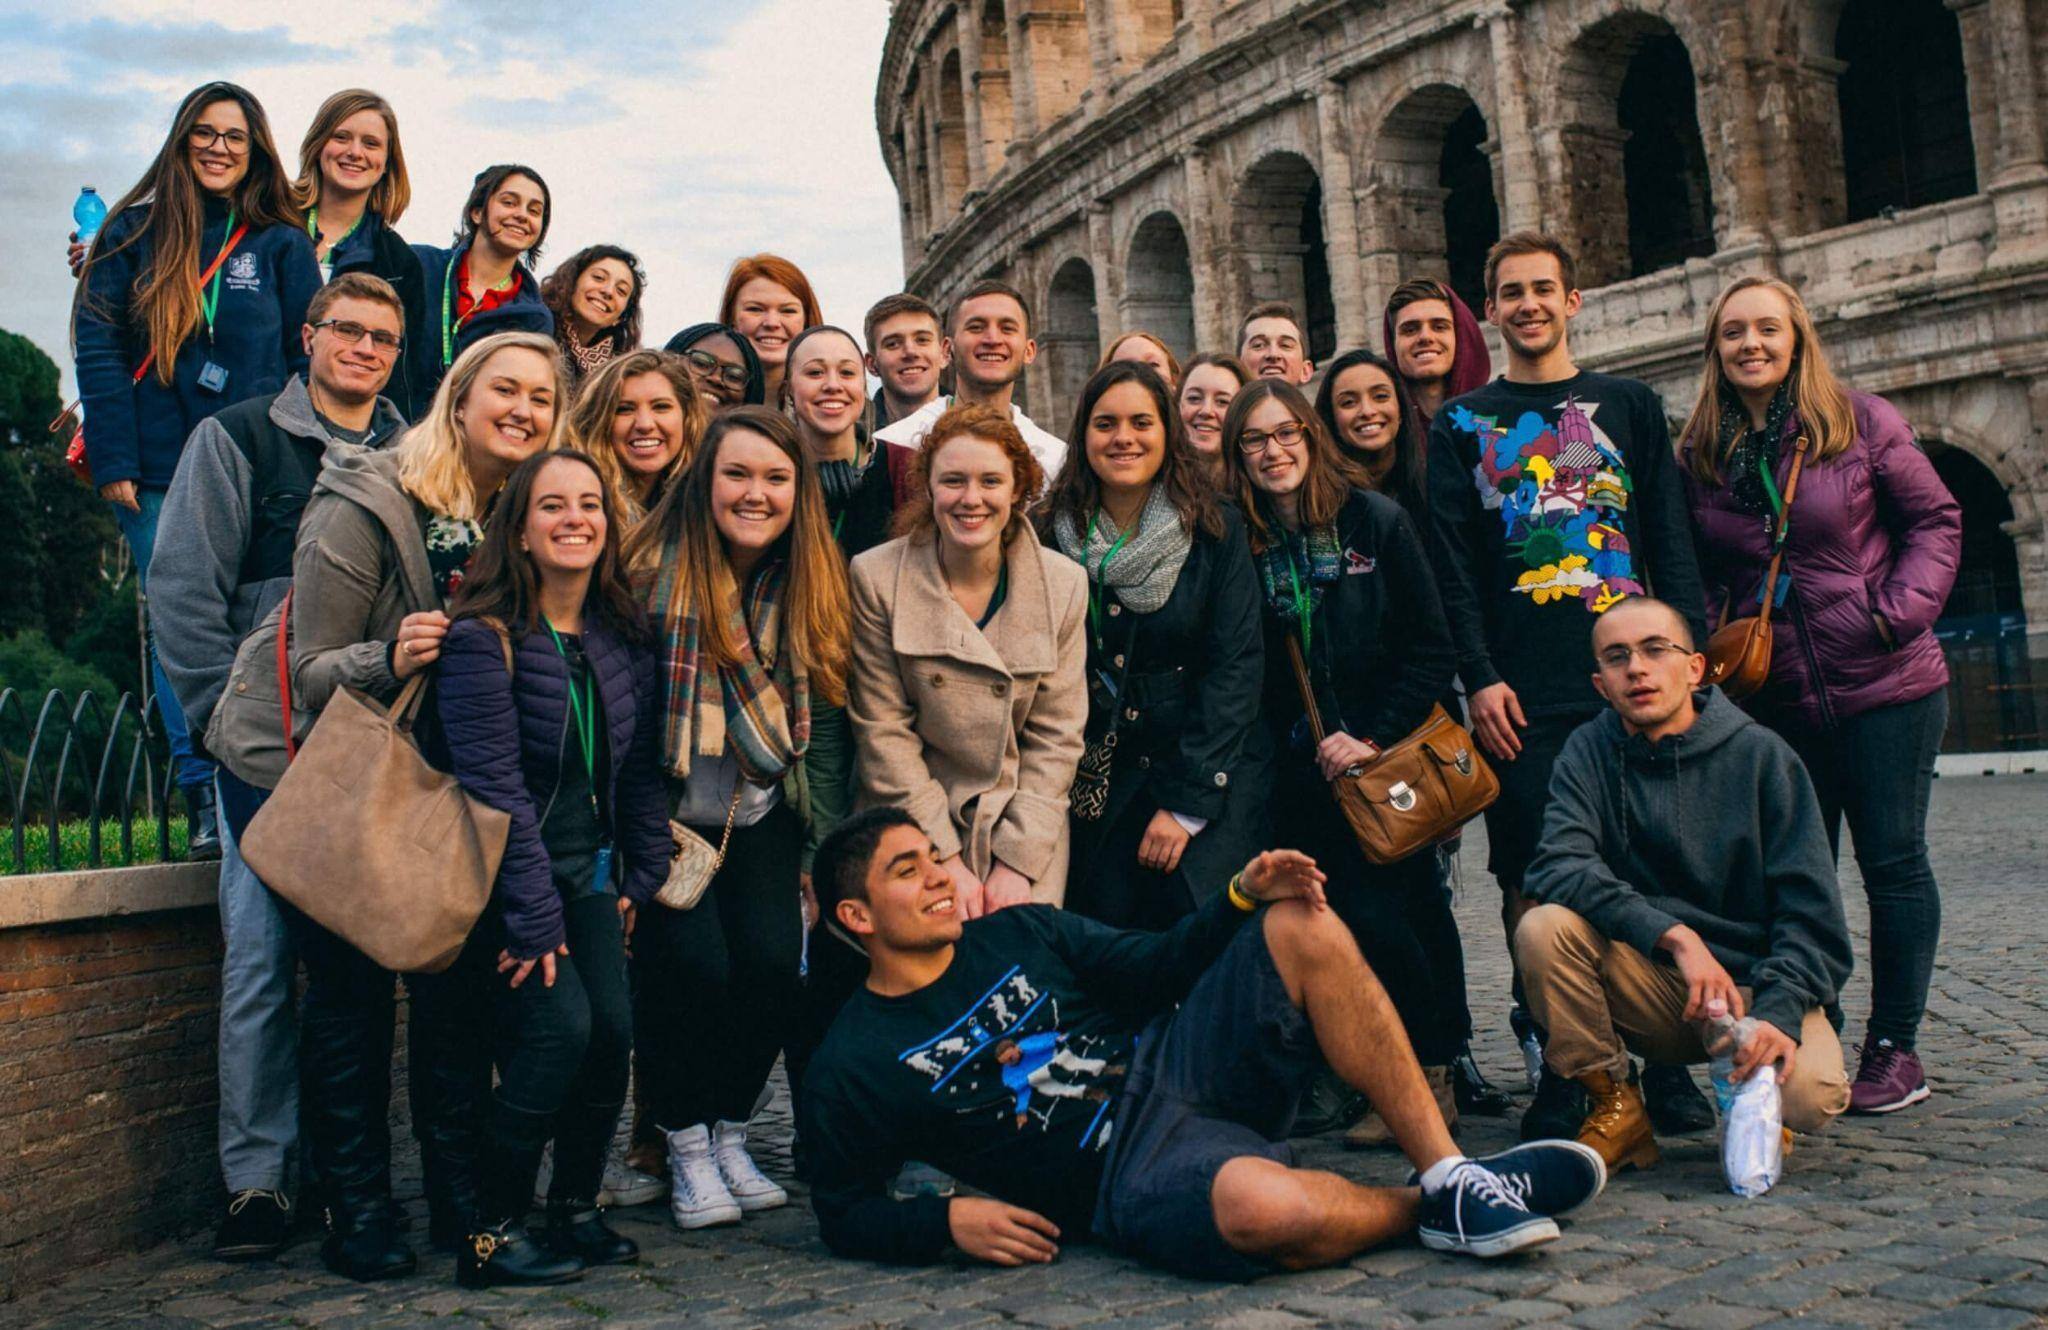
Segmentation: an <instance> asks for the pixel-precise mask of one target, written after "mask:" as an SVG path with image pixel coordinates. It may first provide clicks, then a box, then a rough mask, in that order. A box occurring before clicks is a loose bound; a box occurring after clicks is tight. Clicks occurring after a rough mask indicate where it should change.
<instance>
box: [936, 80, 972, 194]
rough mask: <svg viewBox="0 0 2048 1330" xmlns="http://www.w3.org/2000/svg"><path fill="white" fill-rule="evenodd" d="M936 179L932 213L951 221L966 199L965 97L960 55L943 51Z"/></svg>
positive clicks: (939, 87)
mask: <svg viewBox="0 0 2048 1330" xmlns="http://www.w3.org/2000/svg"><path fill="white" fill-rule="evenodd" d="M938 93H939V119H938V125H937V130H938V136H939V138H938V162H937V164H936V165H937V169H936V171H935V173H934V174H935V175H936V176H937V177H938V179H937V182H936V183H937V185H938V189H939V206H938V207H937V208H936V209H935V210H934V211H935V214H936V215H937V216H939V217H942V218H950V217H951V216H952V215H953V214H954V213H956V212H958V211H959V210H960V200H961V199H963V198H965V197H966V196H967V97H966V88H965V85H963V84H962V83H961V81H960V52H959V51H957V50H952V51H948V52H946V58H945V59H944V60H942V61H940V62H939V86H938Z"/></svg>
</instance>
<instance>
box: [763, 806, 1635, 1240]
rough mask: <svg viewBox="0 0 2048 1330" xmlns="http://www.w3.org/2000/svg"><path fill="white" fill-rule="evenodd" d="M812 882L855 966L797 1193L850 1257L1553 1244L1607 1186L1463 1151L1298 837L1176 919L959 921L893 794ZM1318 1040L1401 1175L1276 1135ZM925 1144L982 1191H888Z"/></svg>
mask: <svg viewBox="0 0 2048 1330" xmlns="http://www.w3.org/2000/svg"><path fill="white" fill-rule="evenodd" d="M812 880H813V884H814V886H815V888H816V891H817V894H818V898H819V905H820V908H821V910H822V912H823V917H824V919H825V921H826V923H827V925H828V926H831V927H836V928H838V929H840V930H842V931H843V932H844V934H845V935H846V936H848V937H850V938H853V939H855V940H856V941H857V942H858V944H859V945H860V946H862V947H863V948H864V949H865V950H866V952H867V955H868V966H869V970H868V976H867V982H866V984H865V986H864V987H863V988H862V989H860V990H859V991H858V992H856V993H855V994H854V995H853V997H852V998H850V999H849V1000H848V1001H847V1003H846V1005H845V1006H844V1007H843V1008H842V1009H841V1011H840V1013H839V1016H838V1019H837V1020H836V1021H834V1023H833V1025H832V1028H831V1030H830V1032H829V1033H828V1034H827V1035H826V1037H825V1042H824V1044H823V1046H822V1047H821V1048H820V1049H819V1050H818V1052H817V1054H816V1056H815V1058H814V1059H813V1060H812V1063H811V1066H810V1071H809V1073H808V1075H807V1077H806V1079H805V1083H804V1090H805V1092H804V1095H803V1097H802V1099H801V1100H800V1104H801V1109H800V1117H801V1123H800V1127H801V1132H802V1135H803V1138H804V1139H805V1140H806V1141H808V1142H809V1143H810V1149H811V1159H812V1170H813V1173H812V1204H813V1206H814V1207H815V1208H816V1210H817V1215H818V1224H819V1227H820V1228H821V1230H822V1231H823V1235H824V1239H825V1243H826V1245H827V1246H829V1247H831V1248H832V1250H833V1251H835V1252H838V1253H840V1254H841V1255H845V1256H856V1257H865V1258H868V1259H873V1260H885V1261H899V1262H923V1261H933V1260H937V1259H938V1258H939V1257H940V1256H941V1255H943V1254H944V1253H945V1252H947V1251H948V1250H950V1249H958V1250H959V1251H961V1252H963V1253H965V1254H966V1255H968V1256H970V1257H973V1258H975V1259H978V1260H983V1261H988V1262H992V1263H994V1264H997V1265H1024V1264H1032V1263H1040V1262H1045V1261H1050V1260H1052V1259H1054V1257H1055V1256H1057V1255H1058V1252H1059V1245H1058V1244H1059V1243H1060V1242H1061V1241H1063V1240H1065V1239H1067V1238H1081V1237H1085V1236H1094V1237H1096V1238H1099V1239H1101V1240H1103V1241H1106V1242H1108V1243H1110V1244H1112V1245H1114V1246H1116V1247H1118V1248H1119V1249H1121V1250H1123V1251H1125V1252H1127V1253H1129V1254H1130V1255H1133V1256H1136V1257H1137V1258H1139V1259H1141V1260H1144V1261H1147V1262H1149V1263H1152V1264H1154V1265H1158V1266H1162V1267H1165V1268H1167V1269H1169V1270H1174V1271H1177V1272H1179V1273H1182V1274H1187V1275H1191V1276H1194V1277H1196V1278H1204V1279H1247V1278H1252V1277H1255V1276H1257V1275H1260V1274H1264V1273H1267V1272H1269V1271H1272V1270H1278V1269H1301V1268H1306V1267H1309V1266H1317V1265H1326V1264H1329V1263H1332V1262H1335V1261H1342V1260H1345V1259H1347V1258H1348V1257H1350V1256H1352V1255H1353V1254H1355V1253H1356V1252H1359V1251H1361V1250H1363V1249H1365V1248H1367V1247H1370V1246H1373V1245H1375V1244H1377V1243H1381V1242H1385V1241H1388V1240H1391V1239H1393V1238H1395V1237H1398V1236H1400V1235H1403V1234H1405V1233H1408V1232H1410V1231H1413V1230H1416V1229H1418V1228H1419V1229H1420V1233H1421V1237H1422V1241H1423V1243H1424V1244H1425V1245H1427V1246H1430V1247H1433V1248H1436V1249H1438V1250H1442V1251H1457V1252H1465V1253H1468V1254H1471V1255H1475V1256H1498V1255H1503V1254H1505V1253H1507V1252H1511V1251H1518V1250H1521V1249H1523V1248H1526V1247H1530V1246H1534V1245H1536V1244H1539V1243H1543V1242H1547V1241H1550V1240H1551V1239H1554V1238H1555V1237H1557V1235H1558V1229H1557V1225H1556V1223H1555V1221H1554V1219H1553V1218H1552V1217H1553V1216H1555V1215H1558V1214H1562V1213H1564V1212H1565V1211H1567V1210H1570V1209H1572V1208H1574V1207H1576V1206H1578V1205H1581V1204H1583V1203H1584V1202H1586V1201H1588V1200H1590V1199H1592V1197H1594V1196H1595V1195H1597V1194H1598V1193H1599V1191H1600V1188H1601V1187H1602V1186H1603V1185H1604V1184H1605V1182H1606V1169H1605V1167H1604V1166H1603V1165H1602V1164H1601V1162H1600V1159H1599V1156H1598V1155H1597V1154H1596V1153H1595V1152H1594V1151H1592V1150H1590V1149H1587V1148H1585V1147H1582V1146H1579V1145H1577V1144H1575V1143H1573V1142H1569V1141H1544V1142H1538V1143H1536V1144H1532V1145H1524V1146H1521V1147H1519V1148H1517V1149H1515V1150H1512V1151H1509V1152H1507V1153H1506V1154H1504V1155H1496V1156H1494V1157H1492V1158H1490V1159H1485V1160H1474V1159H1467V1158H1465V1157H1464V1156H1463V1155H1460V1154H1458V1153H1457V1149H1456V1147H1455V1146H1454V1145H1453V1144H1452V1143H1451V1137H1450V1133H1449V1132H1448V1131H1447V1130H1446V1129H1445V1127H1444V1122H1443V1118H1442V1117H1441V1116H1439V1114H1438V1113H1437V1111H1436V1105H1435V1102H1434V1100H1433V1099H1432V1097H1431V1094H1430V1090H1429V1086H1428V1083H1427V1082H1426V1081H1424V1080H1423V1077H1422V1071H1421V1068H1420V1067H1419V1066H1417V1065H1416V1062H1415V1055H1414V1054H1413V1053H1412V1052H1411V1051H1410V1049H1409V1047H1408V1040H1407V1037H1406V1036H1405V1035H1404V1034H1403V1033H1402V1027H1401V1018H1400V1016H1399V1015H1398V1014H1397V1013H1396V1012H1395V1010H1394V1006H1393V1004H1392V1003H1391V1002H1390V1001H1389V1000H1388V998H1387V995H1386V992H1385V991H1384V990H1383V989H1382V988H1381V987H1380V985H1379V981H1378V980H1377V979H1375V978H1374V977H1373V974H1372V971H1371V970H1370V969H1368V968H1367V967H1366V963H1365V959H1364V957H1363V956H1361V955H1360V954H1359V950H1358V946H1357V944H1356V943H1355V942H1354V941H1352V938H1351V934H1350V932H1349V930H1347V929H1346V928H1345V927H1344V925H1343V924H1342V923H1341V922H1340V921H1339V920H1338V919H1337V917H1336V916H1335V915H1334V914H1332V913H1331V912H1330V910H1329V907H1328V904H1327V902H1326V901H1325V900H1324V898H1323V875H1322V873H1321V872H1320V871H1318V870H1317V869H1316V867H1315V864H1314V863H1313V862H1312V861H1311V860H1309V859H1308V858H1307V857H1306V856H1304V855H1301V854H1299V853H1296V852H1294V851H1292V850H1271V851H1267V852H1266V853H1264V854H1261V855H1259V856H1258V857H1257V858H1255V859H1253V860H1252V861H1251V863H1249V864H1248V865H1246V866H1245V869H1244V871H1243V872H1242V873H1240V874H1238V875H1237V876H1236V877H1234V878H1232V879H1231V881H1230V884H1229V886H1228V888H1227V889H1226V890H1224V891H1220V892H1216V893H1214V894H1213V896H1212V897H1211V899H1210V900H1209V903H1208V904H1206V905H1204V906H1203V907H1202V908H1200V909H1198V910H1196V911H1195V912H1194V913H1193V914H1191V915H1189V916H1187V917H1186V918H1185V919H1183V920H1182V921H1181V922H1180V923H1178V924H1177V925H1175V926H1174V927H1173V928H1171V929H1169V930H1167V931H1166V932H1163V933H1151V932H1139V931H1123V930H1119V929H1113V928H1109V927H1107V926H1105V925H1103V924H1099V923H1095V922H1094V921H1092V920H1088V919H1084V918H1081V917H1080V916H1078V915H1073V914H1069V913H1067V912H1066V911H1064V910H1059V909H1055V908H1053V907H1051V906H1044V905H1021V906H1015V907H1012V908H1010V909H1006V910H1001V911H998V912H996V913H994V914H990V915H986V916H984V917H982V918H980V919H976V920H972V921H968V920H965V919H963V918H962V917H961V912H960V907H959V902H958V899H957V897H956V895H955V891H954V887H953V881H952V878H951V877H950V876H949V875H948V874H947V873H946V871H945V870H944V869H943V868H941V867H939V864H938V853H937V851H936V849H935V848H934V847H933V846H932V844H931V841H930V839H929V838H928V837H926V836H925V835H924V834H923V833H922V832H921V831H919V830H918V827H917V824H916V822H915V821H914V820H913V819H912V818H911V817H910V816H909V815H908V814H907V813H905V812H903V811H902V810H901V809H893V808H882V809H872V810H869V811H868V812H865V813H861V814H858V815H856V816H855V817H853V818H850V819H848V820H847V821H846V822H844V823H842V824H841V825H840V826H839V827H838V828H837V829H836V830H835V831H834V832H833V833H832V834H831V835H830V836H828V837H826V839H825V843H824V844H823V845H821V846H820V847H819V848H818V852H817V857H816V860H815V862H814V869H813V874H812ZM1253 919H1255V920H1256V923H1255V924H1254V925H1253V926H1249V927H1245V926H1242V925H1244V924H1245V923H1246V921H1247V920H1253ZM1176 1004H1178V1006H1176ZM1325 1059H1327V1060H1328V1062H1329V1065H1330V1066H1331V1067H1332V1068H1333V1069H1334V1070H1335V1071H1336V1072H1337V1074H1338V1075H1340V1076H1342V1077H1343V1078H1344V1079H1345V1080H1346V1081H1347V1082H1349V1083H1350V1084H1351V1085H1353V1086H1355V1087H1356V1088H1358V1089H1360V1090H1363V1091H1364V1092H1366V1093H1367V1094H1369V1095H1370V1096H1371V1097H1372V1102H1373V1104H1374V1106H1375V1107H1377V1108H1378V1109H1379V1111H1380V1114H1381V1116H1382V1117H1383V1118H1385V1120H1386V1122H1387V1124H1388V1126H1389V1127H1390V1128H1391V1129H1392V1131H1393V1135H1394V1139H1395V1140H1396V1141H1397V1142H1398V1143H1399V1144H1400V1145H1401V1147H1402V1149H1403V1150H1404V1151H1405V1152H1406V1153H1407V1155H1408V1158H1409V1160H1410V1161H1411V1162H1412V1163H1413V1164H1414V1166H1415V1169H1416V1176H1415V1177H1413V1178H1411V1179H1410V1180H1409V1184H1408V1185H1407V1186H1403V1187H1365V1186H1360V1185H1358V1184H1356V1183H1353V1182H1351V1181H1349V1180H1347V1179H1345V1178H1342V1177H1339V1176H1337V1175H1336V1174H1333V1173H1325V1172H1318V1171H1310V1170H1304V1169H1298V1168H1295V1167H1293V1163H1294V1156H1293V1153H1292V1151H1291V1150H1290V1149H1289V1147H1288V1145H1287V1142H1286V1135H1287V1128H1288V1126H1289V1124H1290V1123H1291V1122H1292V1120H1293V1116H1294V1107H1295V1104H1296V1103H1297V1102H1299V1100H1300V1098H1301V1092H1302V1090H1303V1088H1304V1087H1305V1086H1306V1085H1307V1083H1308V1080H1309V1078H1310V1077H1311V1076H1312V1075H1313V1074H1314V1073H1315V1072H1316V1070H1317V1069H1318V1068H1319V1067H1320V1066H1321V1065H1322V1063H1323V1061H1324V1060H1325ZM912 1156H915V1157H916V1158H918V1159H920V1160H924V1161H926V1162H929V1163H931V1164H934V1165H936V1166H938V1167H940V1168H942V1169H944V1170H945V1171H946V1172H947V1173H948V1174H950V1175H951V1176H954V1177H957V1178H960V1179H961V1180H962V1181H964V1182H967V1183H968V1184H970V1185H971V1186H974V1187H976V1188H978V1189H979V1190H981V1191H983V1192H986V1193H988V1194H987V1195H986V1196H977V1197H969V1196H956V1197H942V1196H928V1195H927V1196H913V1197H909V1198H905V1199H892V1198H891V1197H890V1195H889V1193H888V1190H887V1188H888V1183H889V1180H890V1178H892V1177H893V1176H894V1175H895V1173H896V1171H897V1169H898V1168H900V1167H901V1166H902V1164H903V1163H904V1161H905V1160H906V1159H908V1158H910V1157H912Z"/></svg>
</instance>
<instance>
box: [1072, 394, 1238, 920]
mask: <svg viewBox="0 0 2048 1330" xmlns="http://www.w3.org/2000/svg"><path fill="white" fill-rule="evenodd" d="M1067 438H1068V439H1069V440H1070V441H1071V444H1072V447H1071V450H1070V451H1069V452H1068V453H1067V461H1066V465H1065V466H1063V467H1062V468H1061V469H1060V474H1059V476H1058V477H1057V478H1056V479H1055V480H1054V481H1053V483H1052V488H1051V490H1050V491H1049V492H1048V493H1047V495H1046V498H1045V503H1044V504H1043V506H1042V507H1041V509H1040V511H1039V514H1038V523H1039V529H1040V531H1041V533H1042V534H1043V536H1044V538H1045V540H1046V543H1047V544H1049V545H1051V546H1053V547H1054V548H1055V549H1057V550H1059V552H1060V553H1062V554H1064V555H1066V556H1067V557H1068V558H1070V559H1072V560H1074V561H1075V562H1076V563H1079V564H1080V565H1081V568H1082V571H1084V572H1085V573H1087V574H1088V622H1089V631H1088V681H1089V706H1088V741H1089V744H1090V749H1089V752H1090V755H1091V757H1093V758H1096V759H1097V761H1095V762H1094V763H1093V764H1092V765H1090V764H1088V763H1084V766H1083V770H1082V774H1081V776H1080V778H1079V779H1078V780H1077V782H1076V790H1077V793H1079V794H1080V795H1081V796H1082V797H1081V798H1080V799H1079V800H1078V802H1077V804H1076V806H1075V807H1074V809H1073V810H1072V812H1071V813H1070V818H1069V826H1070V827H1071V829H1072V836H1073V851H1072V863H1071V865H1070V867H1069V869H1068V874H1067V902H1066V903H1067V908H1068V909H1070V910H1074V911H1076V912H1078V913H1081V914H1085V915H1088V916H1089V917H1091V918H1095V919H1100V920H1102V921H1103V922H1104V923H1107V924H1113V925H1115V926H1116V927H1119V928H1132V927H1138V928H1164V927H1166V926H1167V925H1169V924H1171V923H1173V922H1174V921H1175V920H1176V919H1179V918H1180V917H1181V916H1182V915H1184V914H1186V913H1187V912H1188V911H1189V910H1191V909H1193V908H1194V907H1195V906H1196V905H1198V904H1199V903H1200V902H1201V901H1203V900H1205V899H1207V898H1208V897H1209V896H1210V895H1211V894H1213V893H1214V892H1217V891H1220V890H1221V889H1222V886H1223V883H1224V881H1225V880H1226V879H1227V878H1228V877H1229V876H1230V874H1231V872H1232V871H1233V869H1232V867H1231V866H1232V865H1233V864H1238V863H1242V862H1243V861H1244V860H1245V859H1248V858H1249V857H1250V856H1251V855H1252V854H1253V853H1255V852H1256V850H1257V848H1258V844H1259V842H1260V839H1261V835H1262V829H1261V828H1260V826H1259V825H1258V824H1259V823H1260V822H1261V821H1262V820H1263V816H1262V815H1263V814H1264V812H1265V809H1264V804H1263V791H1262V782H1261V781H1260V780H1258V779H1251V778H1249V777H1250V776H1251V773H1252V771H1253V769H1254V768H1255V767H1263V762H1262V761H1260V758H1262V756H1263V755H1264V753H1265V752H1266V746H1265V743H1264V738H1265V736H1264V734H1263V733H1257V734H1256V736H1255V726H1256V722H1257V720H1258V714H1259V696H1260V689H1261V687H1262V686H1263V682H1264V676H1263V662H1264V653H1263V648H1262V646H1261V642H1260V630H1259V584H1258V578H1257V575H1256V574H1255V573H1254V572H1253V571H1252V561H1251V554H1250V552H1249V550H1248V549H1247V547H1246V545H1245V539H1244V523H1243V520H1242V519H1241V518H1240V517H1239V516H1238V513H1237V509H1236V506H1235V505H1234V504H1224V503H1219V502H1218V500H1217V499H1216V497H1215V494H1214V492H1213V490H1212V489H1211V488H1210V486H1209V485H1208V483H1207V479H1206V476H1205V475H1204V474H1203V472H1202V468H1201V465H1200V463H1199V461H1198V460H1197V457H1196V454H1195V453H1194V452H1193V451H1192V450H1191V449H1190V448H1189V447H1188V444H1187V437H1186V435H1185V433H1184V432H1183V430H1182V427H1181V421H1180V413H1179V412H1178V411H1177V410H1176V409H1175V404H1174V401H1173V395H1172V391H1171V389H1169V388H1168V386H1167V384H1166V383H1165V381H1164V380H1162V379H1161V378H1160V377H1159V375H1158V374H1156V373H1155V372H1154V371H1153V369H1152V367H1151V366H1150V365H1147V364H1143V363H1140V362H1134V361H1113V362H1111V363H1110V364H1108V365H1105V366H1104V367H1103V368H1102V369H1100V370H1098V371H1096V373H1095V374H1094V376H1093V377H1091V378H1090V379H1089V380H1088V382H1087V384H1086V386H1084V387H1083V388H1082V389H1081V396H1080V400H1079V402H1078V403H1077V404H1076V406H1075V408H1074V423H1073V428H1072V430H1071V431H1070V432H1069V433H1068V435H1067ZM1254 737H1256V739H1257V740H1258V742H1256V743H1253V742H1251V741H1252V740H1253V739H1254Z"/></svg>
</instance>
